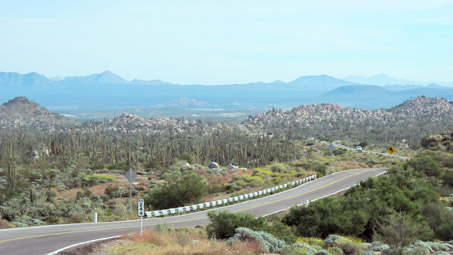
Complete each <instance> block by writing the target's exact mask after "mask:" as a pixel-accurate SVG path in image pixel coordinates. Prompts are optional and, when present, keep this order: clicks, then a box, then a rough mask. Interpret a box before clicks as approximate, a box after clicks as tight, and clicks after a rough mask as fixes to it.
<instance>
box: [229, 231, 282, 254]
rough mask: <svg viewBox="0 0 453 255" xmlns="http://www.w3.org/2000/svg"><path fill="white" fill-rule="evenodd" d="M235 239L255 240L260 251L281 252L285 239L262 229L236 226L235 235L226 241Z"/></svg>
mask: <svg viewBox="0 0 453 255" xmlns="http://www.w3.org/2000/svg"><path fill="white" fill-rule="evenodd" d="M236 240H240V241H243V242H244V241H245V242H247V241H252V242H255V243H257V244H258V245H259V246H260V248H261V251H263V252H265V253H269V252H273V253H275V252H282V251H283V250H284V249H286V244H285V241H282V240H279V239H277V238H275V237H274V236H273V235H271V234H269V233H266V232H263V231H253V230H251V229H249V228H244V227H240V228H237V229H236V230H235V235H234V236H233V237H231V238H230V239H229V240H228V241H229V242H234V241H236Z"/></svg>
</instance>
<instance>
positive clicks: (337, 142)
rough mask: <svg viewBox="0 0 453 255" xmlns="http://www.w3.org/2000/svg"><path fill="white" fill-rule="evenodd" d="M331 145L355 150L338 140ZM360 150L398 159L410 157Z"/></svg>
mask: <svg viewBox="0 0 453 255" xmlns="http://www.w3.org/2000/svg"><path fill="white" fill-rule="evenodd" d="M332 145H333V146H335V147H336V148H342V149H345V150H350V151H356V149H355V148H351V147H347V146H344V145H342V144H340V143H339V141H334V142H333V143H332ZM362 152H365V153H371V154H376V155H382V156H386V157H394V158H400V159H403V160H409V159H411V158H409V157H406V156H399V155H395V154H390V153H382V152H376V151H368V150H362Z"/></svg>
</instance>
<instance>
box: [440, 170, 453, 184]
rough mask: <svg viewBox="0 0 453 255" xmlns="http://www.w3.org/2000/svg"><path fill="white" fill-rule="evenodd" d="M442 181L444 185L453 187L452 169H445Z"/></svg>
mask: <svg viewBox="0 0 453 255" xmlns="http://www.w3.org/2000/svg"><path fill="white" fill-rule="evenodd" d="M442 181H443V182H444V184H445V185H448V186H450V187H452V188H453V170H447V171H445V173H444V175H443V176H442Z"/></svg>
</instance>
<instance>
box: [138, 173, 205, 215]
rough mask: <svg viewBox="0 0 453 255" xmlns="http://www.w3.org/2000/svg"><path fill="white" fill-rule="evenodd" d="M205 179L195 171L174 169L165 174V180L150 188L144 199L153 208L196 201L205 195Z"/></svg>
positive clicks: (176, 205)
mask: <svg viewBox="0 0 453 255" xmlns="http://www.w3.org/2000/svg"><path fill="white" fill-rule="evenodd" d="M206 192H207V185H206V181H205V180H204V179H203V178H202V176H200V175H199V174H197V173H194V172H190V171H183V172H181V171H176V172H174V173H171V174H169V175H166V176H165V182H164V183H162V184H159V186H158V187H156V188H154V189H152V190H151V191H150V192H149V193H148V195H146V196H145V201H146V203H147V204H148V205H151V207H152V208H154V209H168V208H174V207H179V206H183V205H184V204H187V203H197V202H199V201H200V199H201V198H202V197H203V196H204V195H206Z"/></svg>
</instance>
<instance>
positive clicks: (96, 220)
mask: <svg viewBox="0 0 453 255" xmlns="http://www.w3.org/2000/svg"><path fill="white" fill-rule="evenodd" d="M94 223H98V213H97V212H95V213H94Z"/></svg>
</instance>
